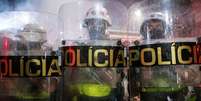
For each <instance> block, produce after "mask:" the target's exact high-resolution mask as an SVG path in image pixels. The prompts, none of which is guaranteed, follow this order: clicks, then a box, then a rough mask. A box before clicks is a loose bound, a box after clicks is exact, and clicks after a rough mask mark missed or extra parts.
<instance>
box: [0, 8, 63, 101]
mask: <svg viewBox="0 0 201 101" xmlns="http://www.w3.org/2000/svg"><path fill="white" fill-rule="evenodd" d="M0 22H1V24H0V40H1V42H0V56H1V62H0V63H1V65H0V71H1V78H0V100H2V101H3V100H4V101H60V100H61V99H59V98H61V97H60V96H61V94H60V92H61V91H59V90H61V89H60V88H62V86H61V85H60V84H59V82H60V79H61V72H57V74H54V75H53V74H52V73H50V71H54V70H55V69H57V70H59V66H58V61H57V60H58V59H57V57H56V56H55V55H56V54H55V51H56V50H55V49H57V48H58V46H57V45H58V44H57V43H58V41H59V40H57V39H60V38H59V36H60V34H61V31H62V26H61V22H60V20H59V18H58V17H57V16H56V15H53V14H48V13H39V12H24V11H13V12H3V13H0ZM42 68H43V69H42ZM52 68H54V69H52ZM48 72H49V73H48Z"/></svg>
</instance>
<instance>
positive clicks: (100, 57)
mask: <svg viewBox="0 0 201 101" xmlns="http://www.w3.org/2000/svg"><path fill="white" fill-rule="evenodd" d="M200 46H201V45H200V44H196V43H194V42H182V43H160V44H150V45H141V46H131V47H129V50H128V51H127V50H125V48H123V47H120V46H66V47H62V48H61V64H62V65H61V66H59V65H58V64H59V61H58V60H59V59H58V57H57V56H45V57H44V56H1V58H0V74H1V76H3V77H49V76H61V75H62V71H61V70H62V67H63V68H75V67H77V68H89V67H90V68H123V67H127V66H130V67H131V68H132V67H136V66H138V67H141V66H148V67H152V66H155V65H157V66H160V65H191V64H200V63H201V55H200ZM127 57H129V58H127Z"/></svg>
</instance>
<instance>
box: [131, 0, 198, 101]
mask: <svg viewBox="0 0 201 101" xmlns="http://www.w3.org/2000/svg"><path fill="white" fill-rule="evenodd" d="M198 5H200V1H191V0H185V1H184V0H177V1H174V0H160V1H158V0H142V1H139V2H135V3H133V5H132V6H130V8H129V22H130V23H129V30H131V31H136V32H137V33H139V34H140V35H142V37H143V39H142V40H140V44H139V45H138V46H134V47H131V48H130V52H131V54H133V55H131V59H133V60H131V61H134V63H133V64H132V63H131V64H130V65H131V71H130V84H131V88H130V91H131V95H132V96H133V97H134V96H139V97H140V99H141V100H142V101H189V99H191V98H193V100H191V101H199V100H200V92H199V90H198V89H199V88H198V87H197V86H196V85H200V70H199V66H200V65H199V63H197V62H193V61H194V60H197V58H194V59H193V60H192V61H189V63H188V64H187V63H185V64H183V63H182V64H181V63H180V62H181V61H180V60H185V59H186V60H188V57H191V56H194V54H193V53H191V52H192V51H193V47H195V48H196V49H197V50H198V51H199V48H198V47H199V41H198V40H199V37H200V34H199V29H200V28H199V26H198V23H199V20H198V19H199V18H197V17H198V15H199V14H200V13H199V12H198V11H197V9H198V8H199V7H198ZM185 45H186V46H187V47H189V50H188V49H186V50H187V53H185V52H184V51H180V47H183V46H185ZM197 46H198V47H197ZM173 47H175V49H174V48H173ZM174 52H175V54H177V55H176V57H175V58H174V54H172V53H174ZM194 52H195V53H197V52H196V51H194ZM152 53H153V54H152ZM180 53H181V54H180ZM198 54H199V53H198ZM134 57H135V58H134ZM155 59H156V62H154V61H155ZM161 59H162V60H161ZM170 60H171V61H170ZM168 61H169V62H168ZM178 61H180V62H178ZM147 63H151V64H147ZM152 63H153V64H152ZM155 63H156V64H155ZM161 64H163V65H161ZM195 75H196V76H195ZM195 89H196V90H195ZM196 91H197V92H196Z"/></svg>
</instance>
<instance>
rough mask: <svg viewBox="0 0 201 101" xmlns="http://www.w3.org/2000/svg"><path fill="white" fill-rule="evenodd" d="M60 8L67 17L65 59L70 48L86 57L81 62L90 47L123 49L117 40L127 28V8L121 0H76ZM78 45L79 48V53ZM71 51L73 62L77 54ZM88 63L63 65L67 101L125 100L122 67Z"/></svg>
mask: <svg viewBox="0 0 201 101" xmlns="http://www.w3.org/2000/svg"><path fill="white" fill-rule="evenodd" d="M72 11H73V12H72ZM59 12H60V14H59V15H60V16H61V18H62V19H63V20H64V28H65V31H64V33H65V36H64V41H63V42H64V43H63V47H62V53H63V54H65V55H64V60H65V58H66V57H67V56H66V53H69V51H70V50H68V49H72V50H76V53H75V54H76V56H77V55H78V56H82V57H83V58H84V59H83V60H80V61H81V62H82V63H83V61H85V60H88V58H89V57H88V49H89V48H91V49H92V51H94V50H97V49H104V50H105V49H106V48H107V49H111V50H116V51H117V50H121V51H123V50H124V48H123V47H121V46H120V45H119V46H118V44H117V42H118V40H119V39H121V36H120V34H121V33H123V32H125V30H126V25H127V9H126V7H124V5H123V4H121V3H120V2H118V1H113V0H109V1H100V0H97V1H95V0H94V1H91V0H85V1H76V2H71V3H67V4H64V5H63V6H62V7H61V8H60V10H59ZM123 34H126V33H123ZM116 36H117V37H116ZM78 48H79V49H80V50H79V52H78V53H77V49H78ZM107 49H106V50H107ZM71 52H72V51H71ZM107 52H108V51H107ZM104 54H107V53H104ZM109 54H110V52H109ZM109 54H108V55H109ZM71 55H72V57H71V58H70V59H69V60H71V62H72V61H74V59H73V58H74V55H73V54H71ZM92 55H93V54H92ZM108 55H107V56H108ZM113 56H114V55H113ZM93 57H94V56H93ZM106 58H107V59H109V58H108V57H105V56H103V57H101V56H100V57H98V58H93V59H91V60H92V61H96V60H99V61H102V62H104V61H105V59H106ZM121 58H124V57H121ZM77 59H78V58H77V57H76V60H75V61H76V63H77V61H79V60H77ZM123 60H124V59H123ZM62 61H63V59H62ZM112 61H113V60H112ZM65 62H66V60H65ZM85 62H86V61H85ZM79 63H80V62H79ZM88 63H89V62H88ZM88 63H87V66H81V67H80V65H79V66H77V65H73V66H66V65H64V66H63V67H64V68H65V72H64V85H65V89H64V90H65V91H64V92H65V96H64V97H65V98H64V99H65V100H68V101H122V100H123V92H124V91H123V87H122V84H121V73H122V70H123V69H117V66H116V67H115V66H109V67H108V66H105V67H102V68H98V67H96V66H94V65H95V64H94V63H92V64H93V66H88ZM64 64H65V63H64ZM119 68H123V66H121V67H119Z"/></svg>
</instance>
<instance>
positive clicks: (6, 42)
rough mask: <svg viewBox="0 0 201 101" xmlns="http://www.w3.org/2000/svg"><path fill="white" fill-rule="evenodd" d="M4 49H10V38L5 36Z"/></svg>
mask: <svg viewBox="0 0 201 101" xmlns="http://www.w3.org/2000/svg"><path fill="white" fill-rule="evenodd" d="M3 49H4V50H8V49H9V39H8V38H6V37H4V38H3Z"/></svg>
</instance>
